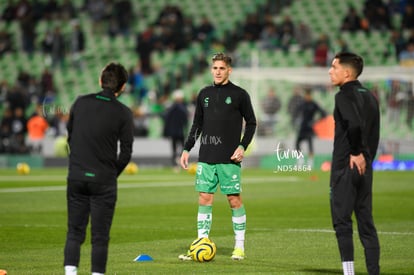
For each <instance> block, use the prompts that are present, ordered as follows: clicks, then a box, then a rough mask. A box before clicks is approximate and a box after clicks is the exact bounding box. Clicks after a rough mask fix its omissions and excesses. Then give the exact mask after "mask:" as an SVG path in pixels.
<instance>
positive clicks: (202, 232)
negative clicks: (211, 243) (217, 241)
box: [197, 205, 213, 238]
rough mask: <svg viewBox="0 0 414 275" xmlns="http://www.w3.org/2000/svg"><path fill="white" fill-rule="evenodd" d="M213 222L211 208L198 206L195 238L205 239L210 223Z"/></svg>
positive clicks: (208, 232) (209, 206)
mask: <svg viewBox="0 0 414 275" xmlns="http://www.w3.org/2000/svg"><path fill="white" fill-rule="evenodd" d="M212 221H213V206H211V205H199V206H198V214H197V236H198V238H202V237H206V238H208V235H209V234H210V229H211V223H212Z"/></svg>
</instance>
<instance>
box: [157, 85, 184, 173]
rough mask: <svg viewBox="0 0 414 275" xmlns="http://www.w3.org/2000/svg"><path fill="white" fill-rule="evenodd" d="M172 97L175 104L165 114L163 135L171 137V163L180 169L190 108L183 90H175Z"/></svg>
mask: <svg viewBox="0 0 414 275" xmlns="http://www.w3.org/2000/svg"><path fill="white" fill-rule="evenodd" d="M172 98H173V104H172V105H171V106H170V107H168V108H167V110H166V111H165V113H164V115H163V117H164V130H163V136H164V137H166V138H169V139H170V142H171V150H172V154H171V164H172V165H173V166H174V167H176V169H179V168H180V155H181V152H182V150H183V147H184V135H185V134H186V133H185V132H186V130H187V127H188V110H187V107H186V105H185V102H184V94H183V92H182V91H180V90H176V91H174V92H173V94H172Z"/></svg>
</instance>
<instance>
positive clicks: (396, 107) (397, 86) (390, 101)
mask: <svg viewBox="0 0 414 275" xmlns="http://www.w3.org/2000/svg"><path fill="white" fill-rule="evenodd" d="M403 97H404V95H403V91H402V87H401V83H400V81H399V80H392V82H391V91H390V94H389V95H388V96H387V117H388V123H390V125H394V126H395V127H398V126H399V121H400V111H401V106H402V102H403Z"/></svg>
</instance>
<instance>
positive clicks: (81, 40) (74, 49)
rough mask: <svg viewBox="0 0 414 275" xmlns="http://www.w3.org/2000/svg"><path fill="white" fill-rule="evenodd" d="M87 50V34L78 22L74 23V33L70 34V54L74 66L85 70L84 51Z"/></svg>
mask: <svg viewBox="0 0 414 275" xmlns="http://www.w3.org/2000/svg"><path fill="white" fill-rule="evenodd" d="M84 50H85V34H84V32H83V30H82V28H81V25H80V24H79V22H78V21H77V20H75V21H73V22H72V32H71V33H70V34H69V52H70V57H71V61H72V62H71V63H72V66H73V67H74V68H76V69H78V70H82V69H83V66H84V65H83V51H84Z"/></svg>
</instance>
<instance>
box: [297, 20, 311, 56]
mask: <svg viewBox="0 0 414 275" xmlns="http://www.w3.org/2000/svg"><path fill="white" fill-rule="evenodd" d="M295 40H296V42H297V43H298V45H299V48H300V50H301V51H305V50H307V49H309V48H311V47H312V41H313V38H312V31H311V29H310V28H309V26H308V25H307V24H305V23H304V22H302V21H301V22H299V24H298V27H297V28H295Z"/></svg>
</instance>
